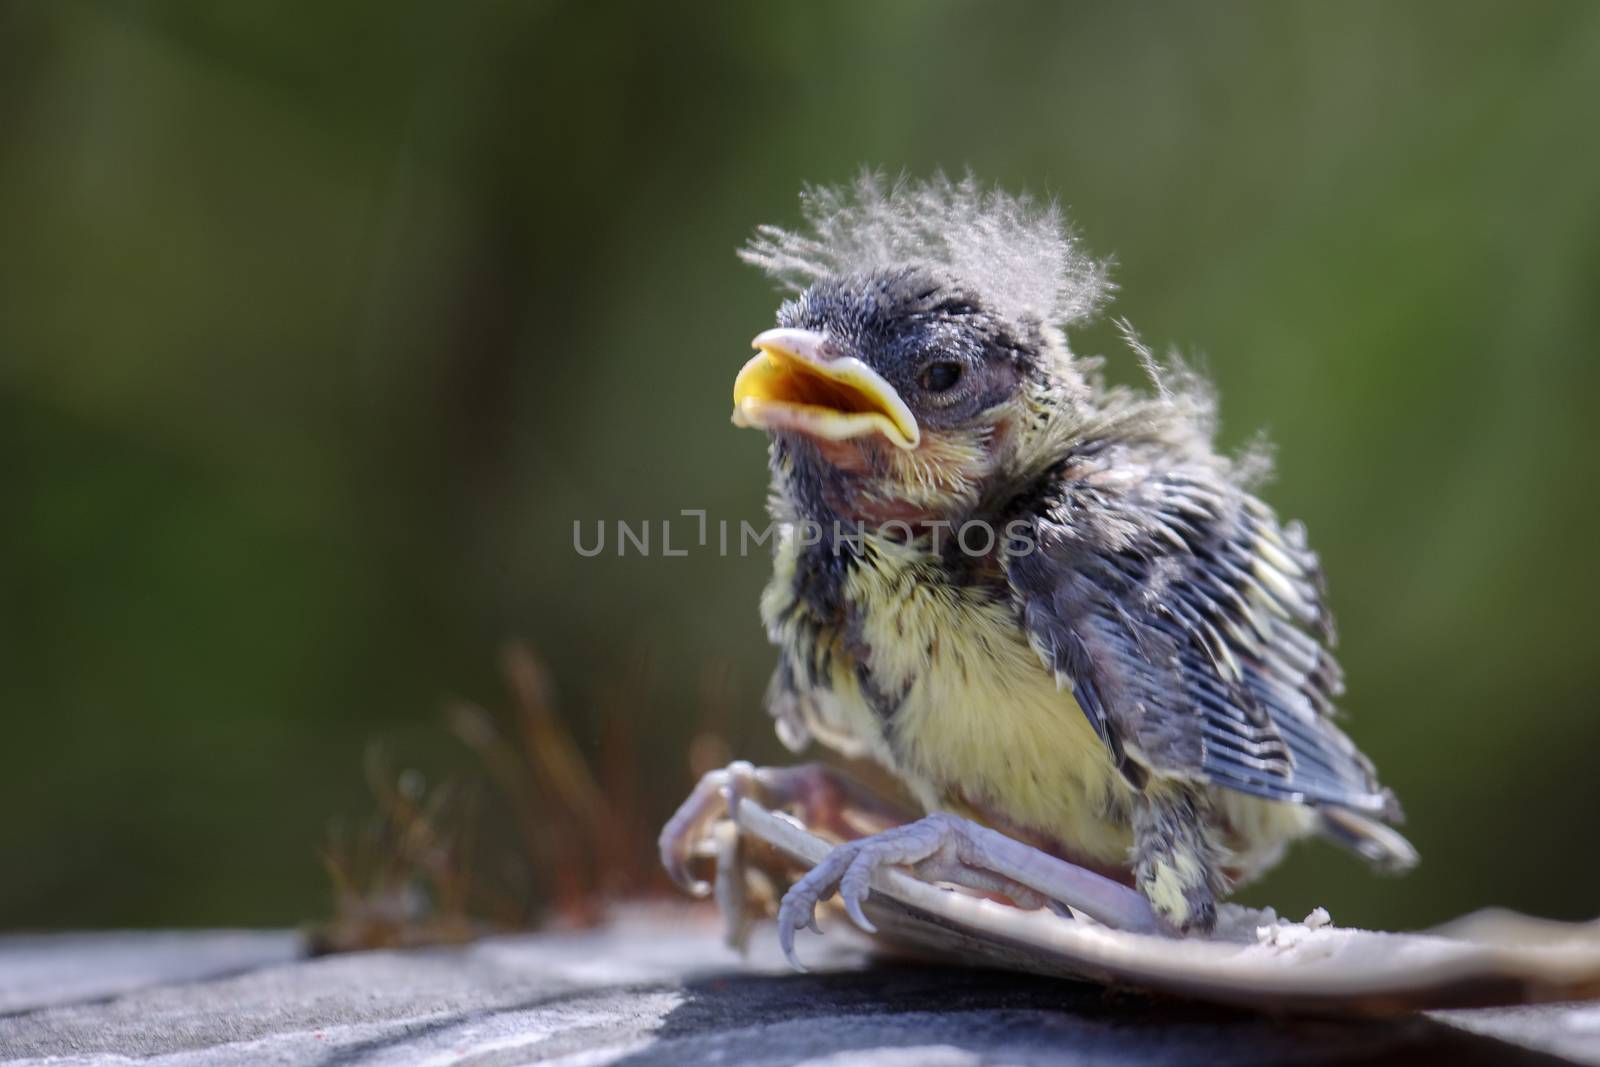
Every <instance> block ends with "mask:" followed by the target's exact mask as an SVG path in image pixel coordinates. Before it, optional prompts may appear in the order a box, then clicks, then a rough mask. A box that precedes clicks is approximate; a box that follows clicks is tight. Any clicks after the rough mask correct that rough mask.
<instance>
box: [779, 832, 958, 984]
mask: <svg viewBox="0 0 1600 1067" xmlns="http://www.w3.org/2000/svg"><path fill="white" fill-rule="evenodd" d="M943 843H944V826H943V823H942V821H940V820H939V817H937V816H932V817H929V818H926V819H920V820H918V821H916V822H913V823H908V824H906V825H905V826H897V827H894V828H893V829H890V830H885V831H883V832H882V833H879V834H873V835H872V836H871V837H864V838H862V839H860V840H859V841H848V842H846V843H844V844H842V845H837V846H835V847H834V849H833V851H832V852H829V853H828V854H827V855H826V856H824V857H823V858H822V862H821V863H819V864H817V865H816V866H815V867H813V868H811V870H810V871H808V872H807V873H806V875H805V877H804V878H801V879H800V880H799V881H798V882H796V883H795V884H794V885H792V886H790V887H789V891H788V892H787V893H785V894H784V895H783V901H782V902H781V903H780V904H779V905H778V944H779V945H780V946H781V947H782V948H783V955H784V958H786V959H787V960H788V961H789V963H790V965H791V966H793V967H794V968H795V969H796V970H802V971H803V970H805V968H804V967H803V966H801V964H800V961H799V959H798V958H797V957H796V956H795V952H794V937H795V934H797V933H799V932H800V931H801V930H806V929H809V930H812V931H813V932H816V933H821V932H822V931H821V930H819V929H818V928H817V918H816V909H817V906H818V905H819V904H821V903H823V902H824V901H826V900H827V899H828V898H830V897H832V896H833V895H834V894H835V893H838V895H839V902H840V903H841V904H843V905H844V911H845V914H846V915H848V916H849V917H850V921H851V922H853V923H855V924H856V926H858V927H859V928H860V929H862V930H864V931H866V932H867V933H869V934H875V933H877V932H878V927H877V925H876V924H875V923H873V921H872V920H871V919H868V918H867V914H866V912H865V911H864V910H862V905H863V904H864V903H865V902H866V900H867V898H868V897H869V896H871V894H872V876H873V875H874V874H876V873H877V872H878V871H879V870H881V869H883V868H884V867H889V866H894V865H897V864H915V863H917V862H919V861H920V860H923V859H926V858H928V857H929V856H931V855H933V854H934V853H935V852H937V851H938V850H939V848H940V847H941V845H942V844H943Z"/></svg>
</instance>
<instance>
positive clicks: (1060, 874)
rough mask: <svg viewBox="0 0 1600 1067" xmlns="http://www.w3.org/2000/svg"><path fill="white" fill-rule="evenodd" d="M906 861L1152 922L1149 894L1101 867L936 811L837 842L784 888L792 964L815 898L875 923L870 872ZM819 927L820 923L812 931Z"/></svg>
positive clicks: (782, 930)
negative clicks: (868, 905)
mask: <svg viewBox="0 0 1600 1067" xmlns="http://www.w3.org/2000/svg"><path fill="white" fill-rule="evenodd" d="M892 866H900V867H909V868H910V869H911V870H912V871H913V872H914V873H915V874H917V875H918V876H919V877H921V878H923V879H924V880H926V881H930V882H946V883H950V884H953V885H960V886H965V887H967V888H969V889H976V890H980V891H982V892H991V893H1002V894H1004V895H1005V896H1007V897H1009V898H1010V899H1011V900H1012V902H1013V903H1015V904H1016V905H1017V906H1018V907H1021V908H1038V907H1042V906H1049V907H1051V908H1052V909H1053V910H1056V911H1058V912H1059V911H1060V910H1061V909H1060V908H1059V907H1057V905H1065V906H1066V907H1068V908H1071V909H1072V910H1073V911H1077V912H1081V913H1082V914H1084V915H1087V916H1089V917H1090V918H1092V919H1096V920H1098V921H1100V922H1102V923H1105V924H1106V925H1107V926H1113V927H1117V928H1119V929H1123V930H1130V931H1135V932H1139V933H1149V932H1152V931H1154V930H1156V929H1158V924H1157V922H1156V918H1155V916H1154V914H1153V913H1152V911H1151V909H1150V904H1149V902H1148V901H1147V900H1146V899H1145V898H1144V897H1143V896H1141V895H1140V894H1139V893H1138V892H1136V891H1135V890H1132V889H1129V888H1128V887H1127V886H1125V885H1122V884H1120V883H1118V882H1114V881H1112V880H1111V879H1109V878H1106V877H1105V876H1104V875H1100V874H1096V873H1095V872H1093V871H1089V870H1085V869H1084V868H1082V867H1079V866H1077V865H1076V864H1073V863H1068V862H1067V861H1065V860H1062V859H1058V858H1056V857H1055V856H1051V855H1049V854H1048V853H1045V852H1041V851H1039V850H1038V849H1036V848H1034V847H1032V846H1031V845H1025V844H1023V843H1022V842H1020V841H1017V840H1015V839H1013V838H1010V837H1007V836H1006V835H1004V834H1002V833H999V832H998V831H995V830H991V829H989V828H988V827H986V826H980V825H979V824H977V823H975V822H972V821H970V820H968V819H963V818H959V817H957V816H954V815H949V814H946V813H943V812H938V813H935V814H933V815H929V816H927V817H926V818H923V819H918V820H917V821H916V822H913V823H907V824H906V825H904V826H897V827H894V828H893V829H890V830H885V831H883V832H882V833H878V834H874V835H873V836H871V837H865V838H862V839H860V840H857V841H850V842H846V843H845V844H842V845H839V846H838V847H836V848H835V849H834V850H833V851H832V852H830V853H828V855H827V856H825V857H824V858H823V860H822V862H821V863H819V864H817V865H816V866H815V867H813V868H812V869H811V871H810V873H808V874H807V875H806V876H805V877H804V878H802V879H800V881H798V882H796V883H795V884H794V885H793V886H792V887H790V889H789V891H788V892H787V893H785V894H784V896H783V901H782V903H781V904H780V905H779V907H778V942H779V944H780V945H782V947H783V953H784V955H785V956H786V957H788V960H789V962H790V963H791V964H793V965H794V966H795V967H796V968H797V969H800V970H804V968H803V967H801V966H800V962H799V960H797V959H796V958H795V954H794V936H795V934H796V933H798V932H799V931H800V930H802V929H810V930H813V931H817V922H816V908H817V905H818V904H820V903H822V902H823V901H825V900H827V899H828V898H829V897H831V896H833V894H834V893H835V892H837V893H838V894H839V899H840V901H841V903H843V905H844V910H845V913H846V914H848V915H849V916H850V919H851V921H853V922H854V923H855V924H856V925H857V926H859V927H860V928H861V929H863V930H865V931H866V932H868V933H874V932H876V929H877V928H876V927H875V926H874V925H873V924H872V922H871V921H870V920H869V919H868V918H867V916H866V913H865V912H864V911H862V908H861V905H862V903H863V902H864V901H865V900H866V899H867V896H868V894H869V893H870V891H871V882H872V879H873V876H874V875H875V874H876V873H877V872H878V871H879V870H880V869H882V868H884V867H892ZM818 932H820V931H818Z"/></svg>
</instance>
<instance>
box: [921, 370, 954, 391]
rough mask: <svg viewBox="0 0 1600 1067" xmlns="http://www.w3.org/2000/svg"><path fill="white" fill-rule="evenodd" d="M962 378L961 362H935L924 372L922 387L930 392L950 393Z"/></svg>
mask: <svg viewBox="0 0 1600 1067" xmlns="http://www.w3.org/2000/svg"><path fill="white" fill-rule="evenodd" d="M960 380H961V364H959V363H934V364H930V365H929V366H928V367H927V368H925V369H924V370H923V372H922V387H923V388H924V389H926V390H928V392H930V393H948V392H949V391H950V390H952V389H954V388H955V387H956V383H957V382H959V381H960Z"/></svg>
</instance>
